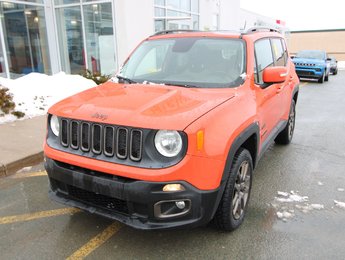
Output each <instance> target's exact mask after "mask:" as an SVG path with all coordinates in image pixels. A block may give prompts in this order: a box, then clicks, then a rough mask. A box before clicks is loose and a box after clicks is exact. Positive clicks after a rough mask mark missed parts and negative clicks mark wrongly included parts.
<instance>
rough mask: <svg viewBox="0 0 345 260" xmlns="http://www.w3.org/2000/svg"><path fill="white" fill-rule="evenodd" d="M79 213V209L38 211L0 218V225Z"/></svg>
mask: <svg viewBox="0 0 345 260" xmlns="http://www.w3.org/2000/svg"><path fill="white" fill-rule="evenodd" d="M79 211H80V210H79V209H75V208H63V209H53V210H47V211H40V212H35V213H29V214H23V215H16V216H8V217H1V218H0V224H11V223H15V222H21V221H29V220H34V219H39V218H47V217H53V216H59V215H65V214H74V213H77V212H79Z"/></svg>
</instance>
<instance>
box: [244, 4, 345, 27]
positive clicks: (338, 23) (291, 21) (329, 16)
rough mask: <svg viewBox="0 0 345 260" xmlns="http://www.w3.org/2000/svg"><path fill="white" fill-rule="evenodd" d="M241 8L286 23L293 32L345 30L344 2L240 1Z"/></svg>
mask: <svg viewBox="0 0 345 260" xmlns="http://www.w3.org/2000/svg"><path fill="white" fill-rule="evenodd" d="M240 1H241V8H243V9H246V10H249V11H252V12H255V13H258V14H261V15H264V16H267V17H271V18H274V19H278V20H283V21H285V22H286V26H287V27H288V28H289V29H290V30H291V31H294V30H320V29H345V1H344V0H323V1H321V0H285V1H282V0H240Z"/></svg>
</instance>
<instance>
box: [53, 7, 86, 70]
mask: <svg viewBox="0 0 345 260" xmlns="http://www.w3.org/2000/svg"><path fill="white" fill-rule="evenodd" d="M56 21H57V26H58V35H59V37H58V38H59V49H60V60H61V69H62V70H63V71H65V72H67V73H72V74H79V73H81V72H82V71H83V70H84V69H86V66H85V52H84V41H83V38H84V37H83V28H82V21H81V12H80V7H78V6H76V7H66V8H58V9H56Z"/></svg>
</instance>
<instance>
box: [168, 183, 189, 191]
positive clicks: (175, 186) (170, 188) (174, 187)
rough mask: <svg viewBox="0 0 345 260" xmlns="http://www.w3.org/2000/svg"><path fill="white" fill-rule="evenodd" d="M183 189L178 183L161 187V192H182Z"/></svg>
mask: <svg viewBox="0 0 345 260" xmlns="http://www.w3.org/2000/svg"><path fill="white" fill-rule="evenodd" d="M184 190H185V188H184V187H183V186H182V185H181V184H178V183H174V184H167V185H165V186H164V187H163V191H184Z"/></svg>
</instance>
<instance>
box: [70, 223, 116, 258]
mask: <svg viewBox="0 0 345 260" xmlns="http://www.w3.org/2000/svg"><path fill="white" fill-rule="evenodd" d="M121 226H122V225H121V224H120V223H119V222H114V223H113V224H111V225H110V226H108V227H107V228H106V229H104V230H103V231H102V232H101V233H100V234H98V235H97V236H95V237H94V238H92V239H91V240H90V241H89V242H87V243H86V244H85V245H83V246H82V247H81V248H79V249H78V250H77V251H75V252H74V253H73V254H72V255H71V256H69V257H68V258H67V260H75V259H83V258H85V257H86V256H87V255H89V254H90V253H91V252H93V251H94V250H96V249H97V248H98V247H99V246H101V245H102V244H103V243H105V242H106V241H107V240H108V239H109V238H111V237H112V236H113V235H114V234H115V233H117V232H118V231H119V230H120V228H121Z"/></svg>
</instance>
